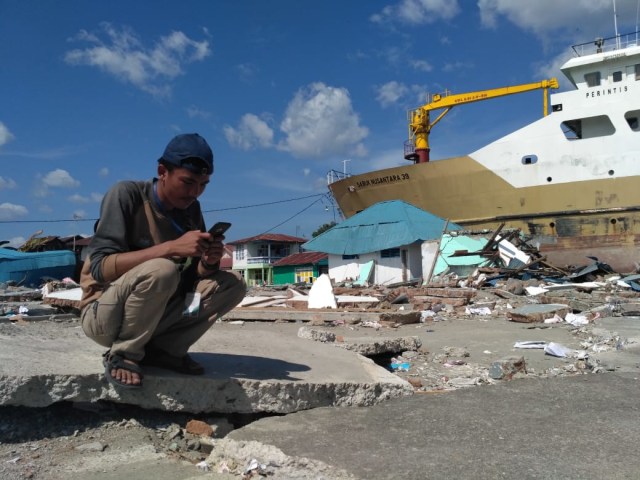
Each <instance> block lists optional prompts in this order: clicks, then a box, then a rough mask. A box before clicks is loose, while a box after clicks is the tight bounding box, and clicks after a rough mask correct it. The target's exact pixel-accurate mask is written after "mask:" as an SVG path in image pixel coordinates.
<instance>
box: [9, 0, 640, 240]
mask: <svg viewBox="0 0 640 480" xmlns="http://www.w3.org/2000/svg"><path fill="white" fill-rule="evenodd" d="M616 7H617V13H618V17H617V21H618V31H619V32H620V33H628V32H631V31H635V29H636V28H635V27H636V24H637V14H638V0H617V3H616ZM614 32H615V30H614V16H613V4H612V1H611V0H554V1H550V0H536V1H527V2H524V1H516V0H477V1H476V0H473V1H472V0H457V1H456V0H397V1H390V0H389V1H379V2H374V1H364V0H350V1H343V0H341V1H338V0H324V1H322V2H310V1H304V0H273V1H268V2H267V1H248V0H221V1H209V0H191V1H189V0H185V1H180V2H179V1H169V0H153V1H151V0H148V1H147V0H140V1H134V2H132V1H126V2H125V1H121V0H111V1H109V2H98V1H89V0H82V1H80V0H66V1H64V2H48V1H30V0H0V49H1V50H0V51H1V52H2V54H1V62H0V78H1V79H2V83H1V85H2V88H0V105H1V107H2V108H0V165H1V169H0V240H11V242H12V244H13V245H16V246H17V245H20V244H21V243H22V242H23V241H24V240H25V239H26V238H28V237H29V236H30V235H31V234H32V233H34V232H35V231H38V230H43V235H65V236H66V235H72V234H84V235H88V234H91V233H92V229H93V223H94V220H95V219H96V218H97V217H98V215H99V207H100V200H101V198H102V196H103V195H104V193H105V192H106V191H107V190H108V188H109V187H110V186H111V185H112V184H114V183H115V182H117V181H119V180H126V179H149V178H151V177H152V176H154V174H155V171H156V161H157V159H158V157H159V156H160V155H161V153H162V151H163V149H164V147H165V145H166V144H167V142H168V141H169V140H170V139H171V138H172V137H173V136H174V135H175V134H178V133H186V132H198V133H200V134H201V135H202V136H204V137H205V138H206V139H207V140H208V142H209V144H210V145H211V147H212V149H213V151H214V155H215V173H214V176H213V177H212V180H211V184H210V186H209V187H208V188H207V190H206V192H205V193H204V194H203V196H202V197H201V198H200V202H201V204H202V208H203V210H204V211H205V221H206V222H207V224H209V225H210V224H212V223H213V222H215V221H218V220H226V221H230V222H232V223H233V227H232V228H231V230H230V231H229V232H228V234H227V239H228V240H235V239H239V238H243V237H247V236H252V235H257V234H260V233H263V232H267V231H272V232H277V233H286V234H290V235H299V236H306V237H307V238H310V236H311V233H312V232H313V231H314V230H315V229H316V228H317V227H318V226H320V225H322V224H323V223H326V222H329V221H332V220H334V219H335V220H338V221H339V220H340V218H339V216H338V214H337V213H336V211H335V209H334V208H332V205H331V203H330V201H329V200H328V198H327V197H326V196H323V194H326V193H327V187H326V174H327V172H328V171H329V170H331V169H336V170H340V171H342V170H343V169H344V168H345V166H346V168H347V170H348V172H350V173H361V172H364V171H367V170H371V169H378V168H384V167H391V166H395V165H399V164H402V163H403V162H405V160H403V158H402V154H403V149H402V146H403V142H404V141H405V139H406V138H407V122H406V112H407V109H409V108H413V107H416V106H418V105H420V104H422V103H424V101H425V98H426V94H427V93H437V92H442V91H444V89H449V90H451V91H453V92H457V93H462V92H465V91H472V90H479V89H488V88H495V87H500V86H505V85H512V84H519V83H528V82H534V81H539V80H542V79H544V78H549V77H551V76H557V77H558V78H559V79H560V80H561V86H562V88H563V89H566V88H568V85H567V84H566V82H563V81H562V79H561V78H560V77H561V76H562V75H561V73H560V71H559V66H560V65H561V64H562V63H563V61H564V60H566V59H567V58H569V56H570V55H571V49H570V46H571V45H572V44H574V43H582V42H587V41H591V40H593V39H594V38H595V37H597V36H604V37H607V36H612V35H613V34H614ZM541 110H542V100H541V93H540V92H531V93H528V94H523V95H518V96H513V97H509V98H503V99H498V100H490V101H487V102H480V103H477V104H473V105H465V106H463V107H458V108H457V109H455V110H454V111H452V113H450V114H449V115H448V116H447V117H446V119H445V120H444V121H443V122H441V123H440V124H438V126H437V127H436V128H435V129H434V132H433V134H432V136H431V139H430V140H431V146H432V158H434V159H439V158H445V157H448V156H453V155H463V154H466V153H470V152H472V151H474V150H476V149H477V148H479V147H481V146H482V145H484V144H486V143H487V142H490V141H492V140H495V139H496V138H499V137H500V136H502V135H504V134H506V133H508V132H510V131H512V130H514V129H516V128H519V127H520V126H523V125H525V124H526V123H528V122H530V121H532V120H534V119H536V118H538V117H539V116H540V114H541Z"/></svg>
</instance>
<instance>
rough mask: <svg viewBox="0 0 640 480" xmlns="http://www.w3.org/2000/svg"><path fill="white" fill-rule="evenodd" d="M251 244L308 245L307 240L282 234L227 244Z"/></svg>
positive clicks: (265, 235)
mask: <svg viewBox="0 0 640 480" xmlns="http://www.w3.org/2000/svg"><path fill="white" fill-rule="evenodd" d="M250 242H279V243H306V242H307V239H306V238H301V237H293V236H291V235H284V234H282V233H263V234H262V235H256V236H255V237H248V238H241V239H240V240H234V241H233V242H227V243H228V244H230V245H240V244H242V243H250Z"/></svg>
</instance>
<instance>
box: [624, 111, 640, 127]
mask: <svg viewBox="0 0 640 480" xmlns="http://www.w3.org/2000/svg"><path fill="white" fill-rule="evenodd" d="M624 119H625V120H626V121H627V124H628V125H629V128H631V130H633V131H634V132H640V125H639V121H638V119H640V110H632V111H630V112H627V113H625V114H624Z"/></svg>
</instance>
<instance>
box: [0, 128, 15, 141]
mask: <svg viewBox="0 0 640 480" xmlns="http://www.w3.org/2000/svg"><path fill="white" fill-rule="evenodd" d="M14 138H15V137H14V136H13V134H12V133H11V132H10V131H9V129H8V128H7V126H6V125H5V124H4V123H2V122H0V146H2V145H4V144H5V143H9V142H10V141H11V140H13V139H14Z"/></svg>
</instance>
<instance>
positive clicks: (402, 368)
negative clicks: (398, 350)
mask: <svg viewBox="0 0 640 480" xmlns="http://www.w3.org/2000/svg"><path fill="white" fill-rule="evenodd" d="M389 367H390V368H391V370H393V371H394V372H408V371H409V369H410V368H411V364H410V363H409V362H407V361H406V360H404V359H402V358H396V357H394V358H392V359H391V364H390V365H389Z"/></svg>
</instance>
